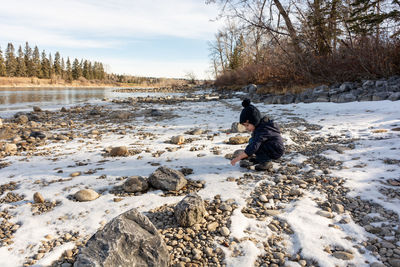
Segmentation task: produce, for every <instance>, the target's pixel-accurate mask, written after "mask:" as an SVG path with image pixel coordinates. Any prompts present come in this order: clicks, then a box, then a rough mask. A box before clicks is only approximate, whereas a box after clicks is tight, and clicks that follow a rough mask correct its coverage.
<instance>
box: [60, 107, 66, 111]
mask: <svg viewBox="0 0 400 267" xmlns="http://www.w3.org/2000/svg"><path fill="white" fill-rule="evenodd" d="M67 111H68V110H67V109H66V108H65V107H62V108H61V109H60V112H67Z"/></svg>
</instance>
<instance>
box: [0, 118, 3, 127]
mask: <svg viewBox="0 0 400 267" xmlns="http://www.w3.org/2000/svg"><path fill="white" fill-rule="evenodd" d="M0 127H3V119H1V118H0Z"/></svg>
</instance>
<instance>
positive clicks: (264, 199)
mask: <svg viewBox="0 0 400 267" xmlns="http://www.w3.org/2000/svg"><path fill="white" fill-rule="evenodd" d="M259 199H260V201H261V202H264V203H265V202H268V198H267V197H266V196H265V195H261V196H260V197H259Z"/></svg>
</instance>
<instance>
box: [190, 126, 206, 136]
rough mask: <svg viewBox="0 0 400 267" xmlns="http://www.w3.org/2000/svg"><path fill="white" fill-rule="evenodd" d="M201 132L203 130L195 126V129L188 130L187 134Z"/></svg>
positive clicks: (199, 133)
mask: <svg viewBox="0 0 400 267" xmlns="http://www.w3.org/2000/svg"><path fill="white" fill-rule="evenodd" d="M203 132H204V131H203V130H202V129H200V128H196V129H193V130H190V131H188V134H190V135H201V134H203Z"/></svg>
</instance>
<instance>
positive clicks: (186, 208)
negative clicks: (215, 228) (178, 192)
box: [174, 193, 206, 227]
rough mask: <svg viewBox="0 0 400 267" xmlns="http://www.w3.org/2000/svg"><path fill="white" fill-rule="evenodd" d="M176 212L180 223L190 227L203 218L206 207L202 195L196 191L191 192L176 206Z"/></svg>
mask: <svg viewBox="0 0 400 267" xmlns="http://www.w3.org/2000/svg"><path fill="white" fill-rule="evenodd" d="M174 214H175V218H176V220H177V222H178V223H179V225H181V226H184V227H190V226H192V225H194V224H197V223H200V222H201V221H202V220H203V218H204V215H205V214H206V209H205V207H204V202H203V200H202V199H201V197H200V196H199V195H198V194H196V193H191V194H189V195H187V196H186V197H185V198H183V199H182V200H181V201H180V202H179V203H178V204H177V205H176V206H175V208H174Z"/></svg>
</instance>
